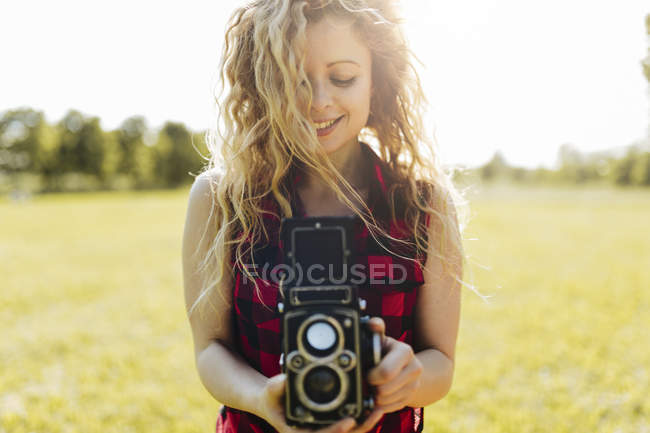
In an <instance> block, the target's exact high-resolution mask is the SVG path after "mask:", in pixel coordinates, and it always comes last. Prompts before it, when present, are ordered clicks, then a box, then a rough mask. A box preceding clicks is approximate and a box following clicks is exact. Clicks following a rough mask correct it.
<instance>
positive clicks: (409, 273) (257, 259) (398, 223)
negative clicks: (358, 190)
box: [216, 142, 429, 433]
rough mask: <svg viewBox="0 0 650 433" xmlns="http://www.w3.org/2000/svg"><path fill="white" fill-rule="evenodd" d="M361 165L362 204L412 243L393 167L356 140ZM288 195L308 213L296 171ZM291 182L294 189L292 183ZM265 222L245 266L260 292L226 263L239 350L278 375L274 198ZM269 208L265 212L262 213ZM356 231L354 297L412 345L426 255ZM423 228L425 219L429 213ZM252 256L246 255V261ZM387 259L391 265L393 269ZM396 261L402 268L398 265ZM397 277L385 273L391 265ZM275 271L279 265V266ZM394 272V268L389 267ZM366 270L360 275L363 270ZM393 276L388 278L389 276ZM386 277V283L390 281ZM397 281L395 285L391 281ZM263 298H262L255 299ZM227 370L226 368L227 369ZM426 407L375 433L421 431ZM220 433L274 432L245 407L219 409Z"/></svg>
mask: <svg viewBox="0 0 650 433" xmlns="http://www.w3.org/2000/svg"><path fill="white" fill-rule="evenodd" d="M361 148H362V165H363V168H362V169H363V170H364V172H365V175H366V176H368V178H369V181H370V182H369V188H368V199H367V201H366V204H367V205H368V209H370V211H371V212H372V215H373V216H374V218H375V220H376V222H377V223H378V224H379V225H381V226H382V228H383V229H384V230H386V231H387V232H388V233H389V234H390V235H391V236H393V237H395V238H398V239H409V240H411V241H413V236H412V228H411V229H410V231H409V228H408V227H406V224H405V223H404V221H403V220H402V219H399V215H400V214H399V213H398V210H397V209H399V206H400V199H399V197H398V195H396V198H395V200H396V204H395V207H396V215H397V216H396V218H397V219H396V220H393V221H391V213H390V206H389V198H388V188H389V187H390V185H391V183H392V177H391V175H390V167H388V164H387V163H386V162H384V161H383V160H381V159H380V158H379V157H378V156H377V154H376V153H375V152H374V151H373V150H372V149H371V148H370V146H369V145H368V144H366V143H364V142H361ZM291 178H292V179H293V184H292V185H290V188H289V195H290V197H289V198H290V202H291V206H292V210H293V212H294V215H295V216H297V217H300V216H307V215H306V213H305V209H304V206H303V203H302V201H301V199H300V196H299V195H298V194H297V193H296V188H295V186H296V185H298V184H299V182H300V181H301V179H302V178H301V176H300V174H293V175H291ZM291 186H292V187H291ZM262 208H263V209H264V210H265V212H264V216H263V218H264V224H265V227H266V229H267V232H268V234H269V242H268V243H267V244H266V245H263V246H257V245H255V246H254V248H253V254H252V255H253V257H252V259H254V260H248V261H246V262H245V263H254V266H255V268H254V269H253V268H252V267H248V270H249V272H251V274H252V275H253V277H254V278H255V280H256V282H257V284H258V286H259V289H260V292H261V296H259V295H258V294H257V293H256V290H255V285H254V283H253V282H252V280H251V278H249V277H248V276H247V275H246V274H245V273H244V271H243V270H242V269H240V268H239V267H238V266H235V264H234V260H232V259H231V264H232V265H233V269H234V287H233V311H232V316H233V317H232V322H233V326H232V329H233V334H234V341H235V343H236V345H237V350H238V352H239V354H240V355H241V356H242V358H243V359H246V360H247V361H248V363H249V365H250V366H251V367H253V368H254V369H256V370H257V371H259V372H260V373H262V374H263V375H265V376H266V377H271V376H274V375H276V374H279V373H281V369H280V365H279V361H280V354H281V353H282V347H281V332H280V328H281V324H280V314H279V313H278V312H277V308H275V307H276V305H277V303H278V301H279V300H280V294H279V290H278V284H277V283H276V282H277V281H278V280H279V279H278V278H277V275H274V274H273V271H274V270H275V269H274V265H276V264H280V263H282V257H283V254H282V245H281V242H280V240H279V233H280V219H279V218H278V216H279V215H280V208H279V206H278V204H277V202H276V201H275V200H272V199H265V200H263V203H262ZM266 210H268V212H266ZM356 221H357V223H356V225H355V229H354V242H355V248H356V251H357V253H356V257H355V259H354V260H353V261H352V263H356V264H360V265H363V268H362V269H364V270H365V275H364V276H365V278H364V279H363V280H365V282H362V283H361V284H359V285H358V287H359V296H360V297H362V298H364V299H365V300H366V302H367V306H366V313H367V314H368V315H370V316H371V317H375V316H378V317H381V318H383V320H384V322H385V324H386V335H388V336H390V337H393V338H395V339H397V340H399V341H402V342H405V343H408V344H411V345H412V344H413V332H414V323H413V319H414V306H415V302H416V299H417V292H418V287H419V286H420V285H422V283H423V282H424V279H423V274H422V270H423V264H424V263H425V262H426V252H425V251H418V252H416V251H415V249H414V248H406V249H405V247H404V245H403V244H397V245H395V242H394V241H393V242H390V241H389V240H387V239H386V240H382V239H381V238H380V241H382V244H383V245H384V246H386V247H388V248H389V249H390V250H391V251H396V252H398V254H400V255H402V256H405V257H411V258H415V259H416V260H417V262H415V263H414V262H413V261H410V260H406V259H403V258H401V257H398V256H395V255H393V254H389V253H388V252H387V251H386V250H385V249H384V248H382V247H381V246H380V245H379V244H378V243H377V241H376V240H374V239H373V238H372V236H371V235H369V232H368V229H367V228H366V227H365V224H364V223H363V221H362V220H361V219H360V218H359V217H358V216H357V217H356ZM425 221H426V224H427V225H428V222H429V219H428V218H426V220H425ZM248 258H250V255H249V256H248V257H247V259H248ZM391 264H392V265H393V266H391ZM399 265H401V267H400V266H399ZM396 269H397V270H398V271H399V272H401V275H395V274H393V275H389V274H390V273H392V272H395V270H396ZM277 270H279V269H277ZM391 271H392V272H391ZM362 274H363V272H362ZM391 277H392V278H391ZM389 280H390V281H391V283H390V284H388V281H389ZM395 282H399V283H398V284H395ZM260 298H261V299H260ZM224 374H227V372H224ZM423 416H424V409H423V408H412V407H405V408H403V409H401V410H399V411H396V412H392V413H387V414H384V416H383V417H382V418H381V419H380V421H379V422H378V423H377V424H376V425H375V427H374V428H373V429H372V430H371V432H372V433H396V432H399V433H407V432H421V431H422V429H423V425H424V418H423ZM216 432H217V433H235V432H236V433H275V432H277V430H275V429H274V428H273V427H272V426H271V425H270V424H269V423H267V422H266V421H265V420H264V419H262V418H260V417H258V416H256V415H254V414H252V413H249V412H245V411H242V410H238V409H235V408H231V407H228V406H223V407H222V408H221V410H220V412H219V415H218V417H217V423H216Z"/></svg>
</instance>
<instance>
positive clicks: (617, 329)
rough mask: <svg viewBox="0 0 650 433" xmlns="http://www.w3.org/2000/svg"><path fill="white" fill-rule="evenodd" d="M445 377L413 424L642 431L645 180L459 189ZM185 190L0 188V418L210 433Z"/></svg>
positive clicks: (5, 423) (0, 425)
mask: <svg viewBox="0 0 650 433" xmlns="http://www.w3.org/2000/svg"><path fill="white" fill-rule="evenodd" d="M475 194H476V195H475V197H473V199H472V215H473V216H472V221H471V223H470V225H469V226H468V228H467V230H466V237H467V238H471V239H476V240H468V241H467V242H466V249H467V251H468V252H469V253H470V254H471V256H472V259H471V263H470V266H468V267H467V272H466V274H465V276H466V279H468V280H469V281H470V282H472V283H473V284H475V285H476V286H477V287H478V289H479V290H480V291H481V293H483V294H486V295H491V298H490V300H489V304H488V303H485V302H484V301H483V300H481V299H480V298H479V297H478V296H477V295H476V294H474V293H472V292H471V291H469V290H467V291H466V292H465V294H464V296H463V306H462V318H461V329H460V335H459V340H458V347H457V355H456V357H457V359H456V369H455V376H454V385H453V388H452V390H451V392H450V393H449V395H448V396H447V397H446V398H445V399H443V400H442V401H440V402H438V403H436V404H434V405H432V406H430V407H428V408H427V409H426V410H425V420H426V428H425V431H426V432H468V433H469V432H481V433H489V432H513V433H514V432H517V433H523V432H553V433H562V432H567V433H568V432H571V433H579V432H585V433H587V432H588V433H594V432H650V397H648V391H649V390H650V337H648V328H650V290H649V289H650V270H649V268H650V191H614V190H608V189H596V190H576V189H574V190H547V189H512V188H492V189H488V190H479V191H476V193H475ZM186 200H187V190H178V191H169V192H155V193H102V194H83V195H53V196H46V197H36V198H34V199H32V200H31V201H28V202H24V203H10V202H8V201H6V200H5V201H3V202H0V289H1V293H2V300H1V302H0V323H1V324H2V331H3V332H2V338H0V432H2V433H4V432H12V433H13V432H16V433H23V432H24V433H28V432H53V433H54V432H84V433H91V432H102V433H106V432H147V433H149V432H154V431H156V432H200V431H205V432H209V431H213V428H214V422H215V419H216V413H217V409H218V407H219V404H218V403H217V402H216V401H214V400H213V398H212V397H211V396H210V395H209V394H208V393H207V391H206V390H205V389H204V388H203V386H202V385H201V383H200V381H199V379H198V375H197V373H196V370H195V368H194V360H193V354H192V342H191V335H190V330H189V325H188V323H187V321H186V317H185V312H184V301H183V289H182V275H181V262H180V249H181V235H182V228H183V223H184V217H185V207H186Z"/></svg>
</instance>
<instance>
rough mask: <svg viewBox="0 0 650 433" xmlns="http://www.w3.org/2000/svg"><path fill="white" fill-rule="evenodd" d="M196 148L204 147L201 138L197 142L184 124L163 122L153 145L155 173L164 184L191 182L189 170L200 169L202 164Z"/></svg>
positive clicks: (172, 185)
mask: <svg viewBox="0 0 650 433" xmlns="http://www.w3.org/2000/svg"><path fill="white" fill-rule="evenodd" d="M197 149H198V150H201V149H205V143H204V142H203V140H201V142H197V136H196V135H192V134H191V133H190V131H188V129H187V128H186V127H185V125H184V124H182V123H175V122H167V123H165V125H164V126H163V128H162V130H161V131H160V133H159V134H158V141H157V142H156V145H155V154H156V173H157V174H158V175H159V176H161V178H162V180H163V185H164V186H170V187H177V186H179V185H182V184H185V183H191V182H192V180H193V177H192V176H191V175H190V172H193V171H198V170H200V168H201V166H202V164H203V159H202V157H201V155H200V154H199V152H198V151H197ZM201 152H202V153H205V152H203V150H201Z"/></svg>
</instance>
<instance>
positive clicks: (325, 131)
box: [316, 116, 343, 137]
mask: <svg viewBox="0 0 650 433" xmlns="http://www.w3.org/2000/svg"><path fill="white" fill-rule="evenodd" d="M341 119H343V116H341V117H339V118H338V119H336V121H334V123H332V124H331V125H330V126H328V127H327V128H323V129H316V135H318V136H319V137H324V136H326V135H329V134H330V133H331V132H332V131H333V130H334V128H336V125H338V124H339V122H340V121H341Z"/></svg>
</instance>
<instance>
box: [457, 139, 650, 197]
mask: <svg viewBox="0 0 650 433" xmlns="http://www.w3.org/2000/svg"><path fill="white" fill-rule="evenodd" d="M649 144H650V143H643V142H639V143H636V144H633V145H631V146H629V147H627V148H626V150H624V151H622V152H619V155H616V154H615V153H613V152H594V153H582V152H580V151H579V150H578V149H577V148H575V147H574V146H572V145H571V144H564V145H562V146H560V149H559V151H558V161H557V168H555V169H549V168H545V167H539V168H535V169H526V168H523V167H516V166H513V165H510V164H509V163H508V162H507V161H506V159H505V158H504V156H503V154H502V153H501V152H496V153H495V154H494V156H493V157H492V159H490V161H488V162H487V163H485V164H484V165H482V166H480V167H478V168H476V169H473V170H465V171H464V172H460V175H459V176H470V177H474V178H476V177H478V178H480V179H481V181H483V182H486V183H489V182H497V181H509V182H514V183H522V184H547V185H553V184H556V185H568V184H588V183H594V184H595V183H598V184H612V185H617V186H622V187H625V186H642V187H647V186H650V146H649Z"/></svg>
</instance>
